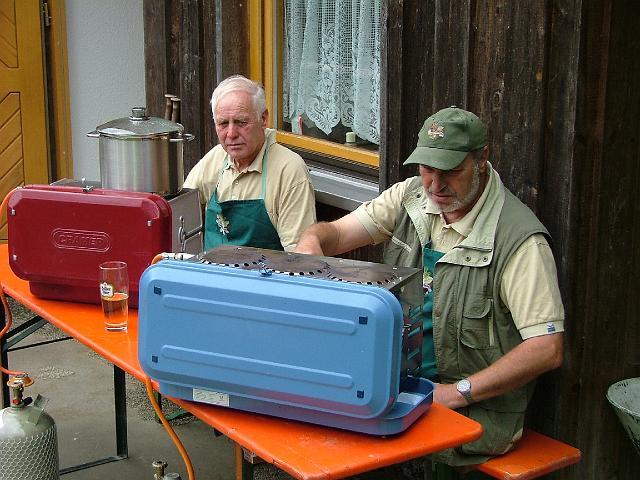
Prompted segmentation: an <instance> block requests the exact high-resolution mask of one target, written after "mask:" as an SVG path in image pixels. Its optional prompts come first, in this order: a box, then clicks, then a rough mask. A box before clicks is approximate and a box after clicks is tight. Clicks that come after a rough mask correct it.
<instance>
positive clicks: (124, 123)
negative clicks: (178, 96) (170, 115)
mask: <svg viewBox="0 0 640 480" xmlns="http://www.w3.org/2000/svg"><path fill="white" fill-rule="evenodd" d="M146 110H147V109H146V107H133V108H132V109H131V116H129V117H124V118H118V119H117V120H111V121H110V122H107V123H104V124H102V125H99V126H98V127H97V128H96V130H97V131H98V133H100V135H106V136H108V137H117V138H148V137H155V136H158V135H167V134H171V133H181V132H182V131H183V130H184V127H183V126H182V125H181V124H179V123H176V122H172V121H171V120H166V119H164V118H158V117H147V112H146Z"/></svg>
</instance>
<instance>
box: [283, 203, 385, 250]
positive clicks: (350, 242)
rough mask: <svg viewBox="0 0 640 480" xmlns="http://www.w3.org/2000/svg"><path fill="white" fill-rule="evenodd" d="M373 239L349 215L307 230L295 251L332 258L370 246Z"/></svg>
mask: <svg viewBox="0 0 640 480" xmlns="http://www.w3.org/2000/svg"><path fill="white" fill-rule="evenodd" d="M372 243H373V239H372V238H371V235H369V232H367V230H366V229H365V228H364V226H363V225H362V223H360V220H358V218H357V217H356V216H355V215H354V214H353V213H349V214H347V215H345V216H344V217H342V218H339V219H338V220H335V221H333V222H320V223H316V224H315V225H311V226H310V227H309V228H307V229H306V230H305V231H304V232H302V235H301V236H300V239H299V240H298V246H297V247H296V249H295V251H296V252H298V253H307V254H309V255H325V256H333V255H339V254H341V253H344V252H348V251H350V250H353V249H355V248H358V247H363V246H365V245H371V244H372Z"/></svg>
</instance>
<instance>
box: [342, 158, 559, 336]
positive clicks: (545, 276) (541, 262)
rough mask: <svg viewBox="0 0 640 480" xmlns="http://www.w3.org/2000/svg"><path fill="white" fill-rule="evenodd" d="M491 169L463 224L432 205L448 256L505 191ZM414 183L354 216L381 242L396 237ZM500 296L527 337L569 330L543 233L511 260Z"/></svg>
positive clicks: (436, 236)
mask: <svg viewBox="0 0 640 480" xmlns="http://www.w3.org/2000/svg"><path fill="white" fill-rule="evenodd" d="M489 170H490V176H489V182H488V184H487V187H486V188H485V190H484V192H483V193H482V195H481V196H480V198H479V199H478V201H477V202H476V204H475V205H474V207H473V208H472V209H471V211H470V212H469V213H467V214H466V215H465V216H464V217H463V218H461V219H460V220H458V221H457V222H454V223H451V224H447V223H446V221H445V220H444V217H443V215H442V214H441V213H438V210H437V208H436V206H435V205H434V204H433V203H432V202H430V201H427V204H426V208H425V215H435V216H436V218H435V219H434V224H433V230H432V231H431V248H433V249H434V250H437V251H439V252H443V253H447V252H449V251H450V250H451V249H452V248H453V247H455V246H456V245H458V244H459V243H460V242H462V240H464V239H465V238H466V237H467V236H469V233H470V232H471V230H472V229H473V224H474V222H475V221H476V218H477V217H478V214H479V212H480V210H481V209H482V206H483V205H484V203H485V201H486V199H487V197H488V196H489V195H490V194H491V191H492V189H496V188H502V183H501V182H500V177H499V175H498V173H497V172H496V171H495V170H493V168H490V169H489ZM410 181H411V179H407V180H405V181H404V182H400V183H396V184H395V185H393V186H391V187H390V188H389V189H387V190H385V191H384V192H382V193H381V194H380V195H379V196H378V197H376V198H374V199H373V200H371V201H369V202H366V203H364V204H362V205H361V206H360V207H358V208H357V209H356V210H355V212H354V214H355V215H356V217H357V218H358V219H359V220H360V222H361V223H362V225H363V226H364V227H365V229H366V230H367V231H368V232H369V234H370V235H371V237H372V238H373V240H374V242H375V243H380V242H384V241H387V240H389V239H390V238H391V235H392V232H393V229H394V228H395V221H396V219H397V216H398V213H399V212H400V209H401V208H402V205H401V201H402V198H403V197H404V193H405V190H406V188H407V185H408V184H409V182H410ZM500 298H501V300H502V301H503V302H504V304H505V305H506V306H507V308H508V309H509V310H510V311H511V315H512V317H513V320H514V322H515V324H516V327H517V328H518V330H519V331H520V335H521V336H522V338H523V339H527V338H530V337H535V336H539V335H546V334H548V333H555V332H561V331H564V307H563V305H562V299H561V297H560V289H559V287H558V277H557V273H556V265H555V261H554V259H553V254H552V252H551V248H550V247H549V244H548V242H547V240H546V238H545V237H544V236H543V235H541V234H536V235H532V236H531V237H529V238H528V239H527V240H525V242H524V243H523V244H522V245H521V246H520V247H519V248H518V249H517V250H516V251H515V252H514V254H513V255H512V257H511V258H510V259H509V261H508V262H507V265H506V266H505V270H504V274H503V277H502V282H501V284H500Z"/></svg>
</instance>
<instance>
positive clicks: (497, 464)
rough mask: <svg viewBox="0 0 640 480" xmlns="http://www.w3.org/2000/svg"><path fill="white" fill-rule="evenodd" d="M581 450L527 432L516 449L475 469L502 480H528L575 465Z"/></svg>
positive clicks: (531, 431)
mask: <svg viewBox="0 0 640 480" xmlns="http://www.w3.org/2000/svg"><path fill="white" fill-rule="evenodd" d="M581 456H582V454H581V452H580V450H578V449H577V448H574V447H572V446H571V445H567V444H566V443H562V442H559V441H558V440H554V439H553V438H549V437H547V436H545V435H542V434H540V433H537V432H534V431H533V430H529V429H526V428H525V430H524V433H523V435H522V438H521V439H520V441H518V444H517V445H516V447H515V448H514V449H513V450H511V451H510V452H507V453H505V454H504V455H499V456H497V457H493V458H491V459H490V460H487V461H486V462H485V463H481V464H480V465H476V466H475V468H476V470H479V471H481V472H482V473H484V474H486V475H489V476H491V477H494V478H499V479H502V480H511V479H518V480H528V479H530V478H538V477H540V476H542V475H545V474H547V473H551V472H554V471H556V470H560V469H561V468H564V467H568V466H569V465H573V464H574V463H578V461H579V460H580V457H581Z"/></svg>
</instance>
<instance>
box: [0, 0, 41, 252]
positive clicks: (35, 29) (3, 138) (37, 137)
mask: <svg viewBox="0 0 640 480" xmlns="http://www.w3.org/2000/svg"><path fill="white" fill-rule="evenodd" d="M40 9H41V3H40V0H0V196H1V198H0V200H1V199H4V198H5V196H6V194H7V193H8V192H9V191H10V190H11V189H13V188H14V187H16V186H18V185H24V184H27V183H48V182H49V178H50V174H49V160H48V148H47V122H46V115H47V109H46V95H45V85H46V82H45V69H44V61H43V59H44V54H43V50H44V41H43V31H42V22H41V18H42V17H41V14H40V11H41V10H40ZM6 239H7V227H6V216H5V213H4V212H2V221H1V223H0V242H1V241H6Z"/></svg>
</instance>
